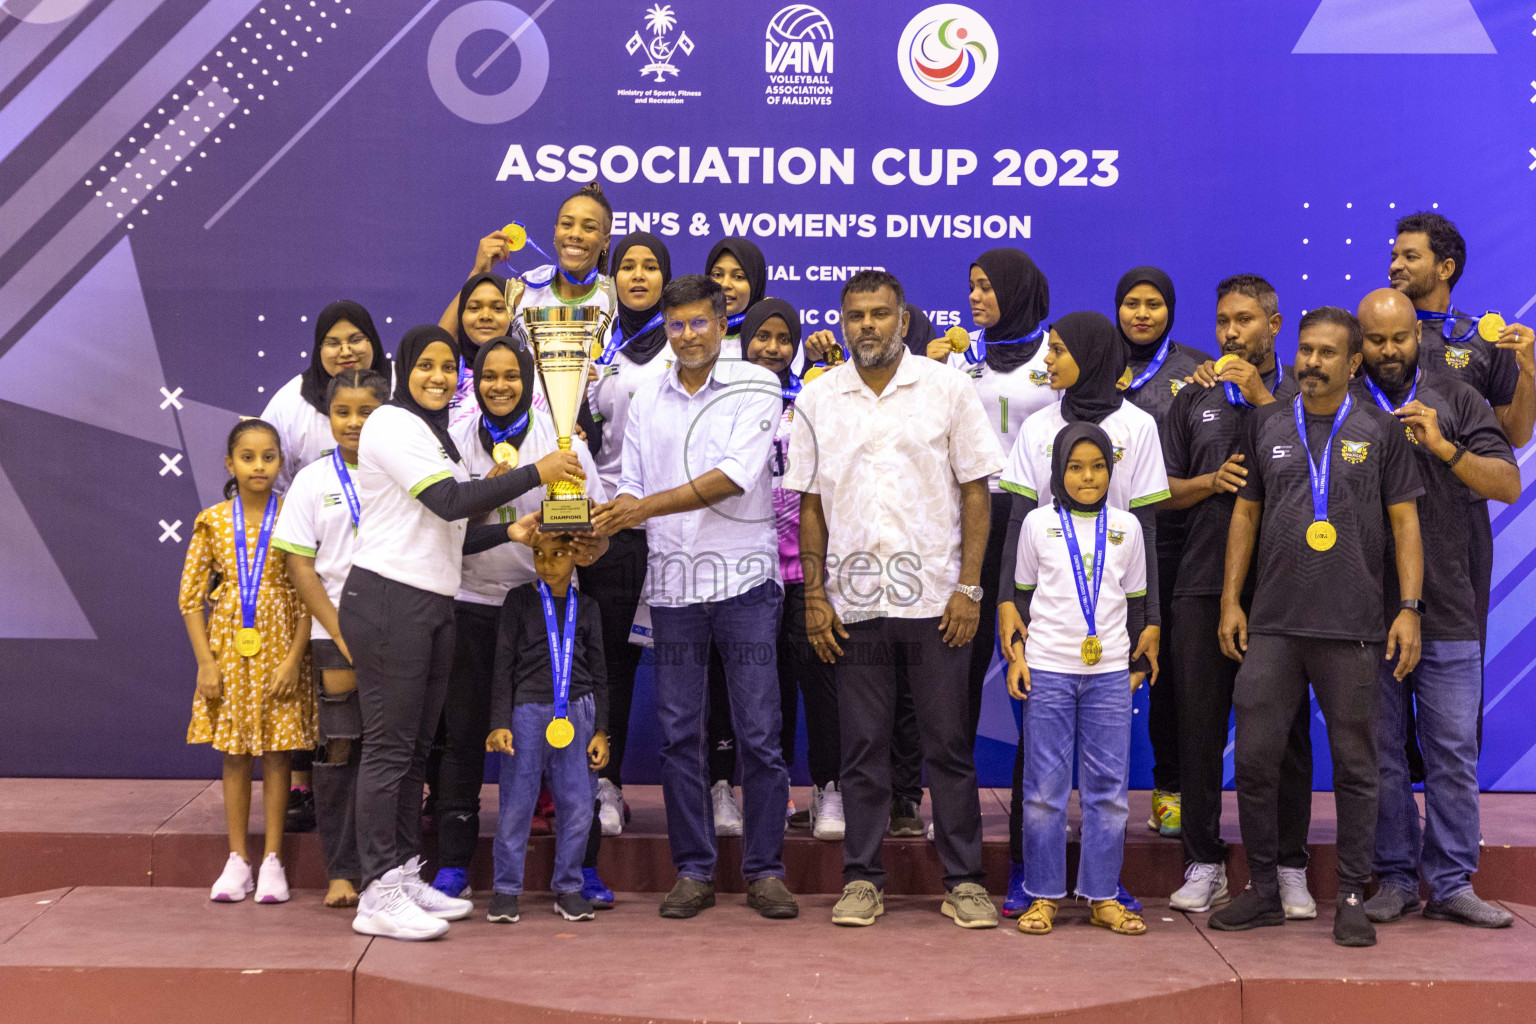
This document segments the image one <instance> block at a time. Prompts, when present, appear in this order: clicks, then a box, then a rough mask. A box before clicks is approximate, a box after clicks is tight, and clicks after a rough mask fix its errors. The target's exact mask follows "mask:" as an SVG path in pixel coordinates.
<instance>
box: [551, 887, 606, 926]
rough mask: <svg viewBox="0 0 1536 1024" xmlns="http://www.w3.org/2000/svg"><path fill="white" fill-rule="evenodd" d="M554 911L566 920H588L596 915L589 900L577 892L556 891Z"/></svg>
mask: <svg viewBox="0 0 1536 1024" xmlns="http://www.w3.org/2000/svg"><path fill="white" fill-rule="evenodd" d="M555 913H557V914H559V915H560V916H561V917H563V918H565V919H566V920H567V921H590V920H592V919H593V918H595V917H597V911H595V910H593V909H592V903H591V901H589V900H588V899H586V897H584V896H582V894H581V893H579V892H562V893H556V894H555Z"/></svg>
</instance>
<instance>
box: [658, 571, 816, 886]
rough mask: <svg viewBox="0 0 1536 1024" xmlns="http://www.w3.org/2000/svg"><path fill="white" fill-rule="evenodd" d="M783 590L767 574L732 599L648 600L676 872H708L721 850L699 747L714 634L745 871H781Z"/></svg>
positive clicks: (785, 784) (785, 778)
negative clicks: (737, 775) (730, 733)
mask: <svg viewBox="0 0 1536 1024" xmlns="http://www.w3.org/2000/svg"><path fill="white" fill-rule="evenodd" d="M783 598H784V591H783V590H782V589H780V587H779V585H778V584H777V583H763V584H760V585H758V586H756V587H753V588H752V589H751V590H749V591H747V592H746V593H744V594H742V595H741V596H740V597H735V598H732V599H730V600H728V601H707V602H703V603H700V604H689V605H681V606H678V607H675V608H662V607H657V608H652V609H651V626H652V629H653V630H654V632H655V637H656V716H657V718H658V719H659V720H660V722H661V791H662V796H663V798H664V800H665V803H666V808H667V840H668V842H669V843H670V844H671V847H672V863H673V864H674V865H675V866H676V867H677V874H678V877H679V878H692V879H695V880H697V881H700V882H709V881H713V879H714V877H715V861H716V859H717V855H718V851H717V850H716V846H715V825H714V813H713V810H712V808H711V806H710V800H709V779H708V774H709V773H708V771H707V764H706V757H705V750H704V748H705V732H706V729H705V718H706V715H705V705H706V703H707V697H708V693H709V648H710V641H711V640H713V641H714V644H715V646H716V647H718V648H719V649H720V654H721V657H722V659H723V660H724V662H725V679H726V687H727V689H728V690H729V691H730V698H731V726H732V728H734V729H735V730H736V758H737V764H738V765H739V766H740V770H741V793H742V804H743V807H742V811H743V818H744V828H743V832H744V835H743V837H742V846H741V872H742V875H743V876H744V877H745V878H746V880H747V881H748V882H755V881H757V880H758V879H760V878H783V877H784V862H783V859H782V854H783V849H784V808H785V806H786V805H788V803H789V773H788V772H787V771H786V770H785V768H784V756H783V754H782V752H781V751H780V749H779V728H780V717H781V712H780V710H779V670H778V657H777V644H778V634H779V617H780V614H781V612H782V610H783Z"/></svg>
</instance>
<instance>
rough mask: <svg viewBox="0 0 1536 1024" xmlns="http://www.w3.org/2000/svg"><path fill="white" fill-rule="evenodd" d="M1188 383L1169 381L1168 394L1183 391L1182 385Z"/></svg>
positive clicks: (1184, 381) (1185, 381)
mask: <svg viewBox="0 0 1536 1024" xmlns="http://www.w3.org/2000/svg"><path fill="white" fill-rule="evenodd" d="M1188 383H1189V381H1187V380H1169V381H1168V387H1169V389H1170V393H1171V394H1175V395H1176V394H1178V393H1179V392H1180V391H1183V390H1184V385H1185V384H1188Z"/></svg>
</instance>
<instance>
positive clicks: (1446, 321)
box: [1418, 309, 1478, 345]
mask: <svg viewBox="0 0 1536 1024" xmlns="http://www.w3.org/2000/svg"><path fill="white" fill-rule="evenodd" d="M1418 317H1419V319H1420V320H1437V321H1439V322H1440V337H1442V338H1444V339H1445V340H1446V341H1448V342H1450V343H1451V344H1452V345H1459V344H1461V343H1462V342H1464V341H1467V340H1468V339H1470V338H1471V337H1472V335H1474V334H1476V333H1477V319H1478V318H1477V317H1475V316H1470V317H1469V316H1465V315H1463V314H1461V313H1454V312H1450V313H1435V312H1431V311H1430V310H1427V309H1421V310H1418ZM1456 320H1469V321H1471V323H1472V326H1471V327H1469V328H1468V329H1467V332H1466V333H1465V334H1458V335H1457V336H1456V337H1454V338H1453V337H1451V336H1450V335H1449V334H1447V333H1445V332H1446V328H1448V327H1449V326H1450V325H1451V323H1452V322H1453V321H1456Z"/></svg>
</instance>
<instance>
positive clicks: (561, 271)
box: [528, 238, 597, 285]
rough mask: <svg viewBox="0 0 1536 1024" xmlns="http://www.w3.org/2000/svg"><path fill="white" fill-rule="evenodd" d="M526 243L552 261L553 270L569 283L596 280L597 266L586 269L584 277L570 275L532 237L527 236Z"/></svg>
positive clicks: (578, 283)
mask: <svg viewBox="0 0 1536 1024" xmlns="http://www.w3.org/2000/svg"><path fill="white" fill-rule="evenodd" d="M528 244H529V245H531V246H533V251H534V252H536V253H538V254H539V255H540V256H543V257H544V258H545V259H547V260H549V262H551V263H553V264H554V265H555V270H556V271H558V272H559V274H560V276H561V277H563V278H565V279H566V280H567V281H569V282H570V283H571V284H574V285H588V284H591V283H592V282H593V281H596V280H597V267H596V266H593V268H592V269H591V270H589V271H587V273H586V276H585V277H572V276H571V275H570V274H567V273H566V272H565V268H564V267H562V266H561V265H560V261H559V260H557V259H555V258H554V257H553V256H551V255H550V254H549V253H547V252H545V251H544V250H543V249H542V248H541V247H540V246H539V243H538V242H535V241H534V240H533V239H532V238H529V239H528Z"/></svg>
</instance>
